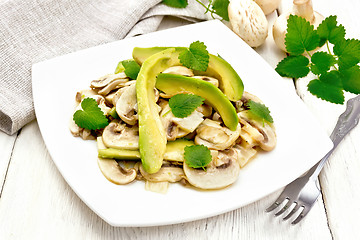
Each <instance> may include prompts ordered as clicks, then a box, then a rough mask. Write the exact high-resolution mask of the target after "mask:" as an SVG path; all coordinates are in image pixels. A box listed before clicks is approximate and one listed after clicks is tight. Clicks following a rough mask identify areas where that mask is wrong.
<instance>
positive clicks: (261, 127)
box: [238, 110, 276, 151]
mask: <svg viewBox="0 0 360 240" xmlns="http://www.w3.org/2000/svg"><path fill="white" fill-rule="evenodd" d="M238 117H239V121H240V123H241V124H244V127H246V128H247V129H249V130H246V131H250V129H251V130H252V131H253V133H250V135H251V136H259V135H262V137H259V140H258V139H256V141H257V142H258V144H259V146H260V148H261V149H263V150H264V151H271V150H272V149H274V148H275V146H276V133H275V127H274V125H273V124H271V123H268V122H267V121H258V120H255V119H254V118H251V117H250V116H249V112H248V110H245V111H242V112H239V113H238ZM244 127H243V128H244Z"/></svg>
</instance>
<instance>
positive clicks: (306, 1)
mask: <svg viewBox="0 0 360 240" xmlns="http://www.w3.org/2000/svg"><path fill="white" fill-rule="evenodd" d="M293 4H294V5H293V13H294V14H295V15H297V16H300V17H303V18H305V19H306V20H307V21H309V22H310V23H313V22H314V18H315V16H314V9H313V4H312V1H311V0H294V2H293Z"/></svg>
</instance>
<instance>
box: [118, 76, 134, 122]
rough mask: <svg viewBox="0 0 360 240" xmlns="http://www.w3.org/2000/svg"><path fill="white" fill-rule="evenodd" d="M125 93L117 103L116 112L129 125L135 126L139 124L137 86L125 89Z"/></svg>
mask: <svg viewBox="0 0 360 240" xmlns="http://www.w3.org/2000/svg"><path fill="white" fill-rule="evenodd" d="M123 89H124V90H123V92H122V94H121V96H120V97H119V99H118V100H117V102H116V112H117V114H118V115H119V117H120V118H121V119H122V120H123V121H124V122H126V123H127V124H130V125H134V124H135V123H136V122H137V119H138V117H137V114H136V112H137V101H136V84H135V83H134V84H132V85H130V86H128V87H124V88H123Z"/></svg>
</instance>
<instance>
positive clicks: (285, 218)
mask: <svg viewBox="0 0 360 240" xmlns="http://www.w3.org/2000/svg"><path fill="white" fill-rule="evenodd" d="M300 207H301V205H300V204H299V203H297V202H295V207H294V208H293V209H292V210H291V212H290V213H288V214H287V215H286V216H285V217H284V218H283V220H284V221H285V220H288V219H289V218H290V217H291V216H292V215H294V213H296V212H297V211H298V210H299V208H300Z"/></svg>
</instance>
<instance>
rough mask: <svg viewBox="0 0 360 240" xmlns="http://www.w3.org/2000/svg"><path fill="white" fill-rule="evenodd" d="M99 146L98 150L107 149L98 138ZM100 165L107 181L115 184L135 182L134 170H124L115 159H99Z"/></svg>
mask: <svg viewBox="0 0 360 240" xmlns="http://www.w3.org/2000/svg"><path fill="white" fill-rule="evenodd" d="M97 144H98V148H106V146H105V145H104V143H103V142H102V138H101V137H99V138H97ZM98 165H99V168H100V170H101V172H102V174H103V175H104V176H105V177H106V179H107V180H109V181H110V182H112V183H115V184H119V185H120V184H121V185H122V184H128V183H130V182H132V181H134V180H135V178H136V175H137V174H136V170H135V169H134V168H131V169H125V168H122V167H121V166H120V165H119V164H118V163H117V161H115V160H113V159H104V158H98Z"/></svg>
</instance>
